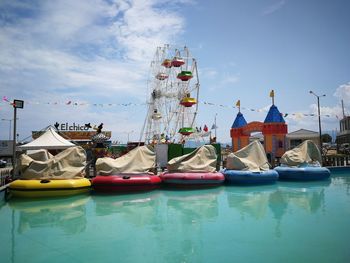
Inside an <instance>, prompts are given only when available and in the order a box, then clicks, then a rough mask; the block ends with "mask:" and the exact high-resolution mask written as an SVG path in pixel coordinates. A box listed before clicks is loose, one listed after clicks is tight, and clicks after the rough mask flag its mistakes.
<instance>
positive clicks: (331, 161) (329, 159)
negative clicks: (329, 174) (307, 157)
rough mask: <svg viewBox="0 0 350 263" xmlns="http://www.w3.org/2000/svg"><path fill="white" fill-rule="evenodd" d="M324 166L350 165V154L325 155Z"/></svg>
mask: <svg viewBox="0 0 350 263" xmlns="http://www.w3.org/2000/svg"><path fill="white" fill-rule="evenodd" d="M323 166H350V156H324V157H323Z"/></svg>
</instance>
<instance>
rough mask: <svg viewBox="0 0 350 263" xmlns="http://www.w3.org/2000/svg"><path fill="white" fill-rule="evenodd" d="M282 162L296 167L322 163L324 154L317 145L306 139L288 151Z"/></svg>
mask: <svg viewBox="0 0 350 263" xmlns="http://www.w3.org/2000/svg"><path fill="white" fill-rule="evenodd" d="M280 162H281V164H283V165H286V166H290V167H295V166H304V165H317V166H320V164H321V163H322V156H321V153H320V151H319V149H318V147H317V145H316V144H315V143H314V142H313V141H311V140H306V141H304V142H303V143H301V144H299V145H298V146H297V147H295V148H293V149H292V150H289V151H286V152H285V153H284V154H283V155H282V157H281V160H280Z"/></svg>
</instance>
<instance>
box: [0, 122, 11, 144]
mask: <svg viewBox="0 0 350 263" xmlns="http://www.w3.org/2000/svg"><path fill="white" fill-rule="evenodd" d="M1 120H2V121H8V122H10V128H9V141H11V130H12V128H11V127H12V119H1Z"/></svg>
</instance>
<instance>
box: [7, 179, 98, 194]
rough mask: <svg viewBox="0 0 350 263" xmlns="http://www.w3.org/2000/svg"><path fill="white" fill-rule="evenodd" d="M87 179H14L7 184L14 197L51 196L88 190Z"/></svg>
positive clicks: (89, 185)
mask: <svg viewBox="0 0 350 263" xmlns="http://www.w3.org/2000/svg"><path fill="white" fill-rule="evenodd" d="M90 187H91V183H90V181H89V180H88V179H86V178H83V179H65V180H57V179H56V180H46V179H44V180H21V179H20V180H16V181H14V182H12V183H10V185H9V190H10V193H11V194H12V196H16V197H53V196H68V195H75V194H81V193H86V192H88V191H90Z"/></svg>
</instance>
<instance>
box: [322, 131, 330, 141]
mask: <svg viewBox="0 0 350 263" xmlns="http://www.w3.org/2000/svg"><path fill="white" fill-rule="evenodd" d="M321 139H322V142H326V143H328V142H332V136H330V135H329V134H328V133H325V134H322V136H321Z"/></svg>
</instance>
